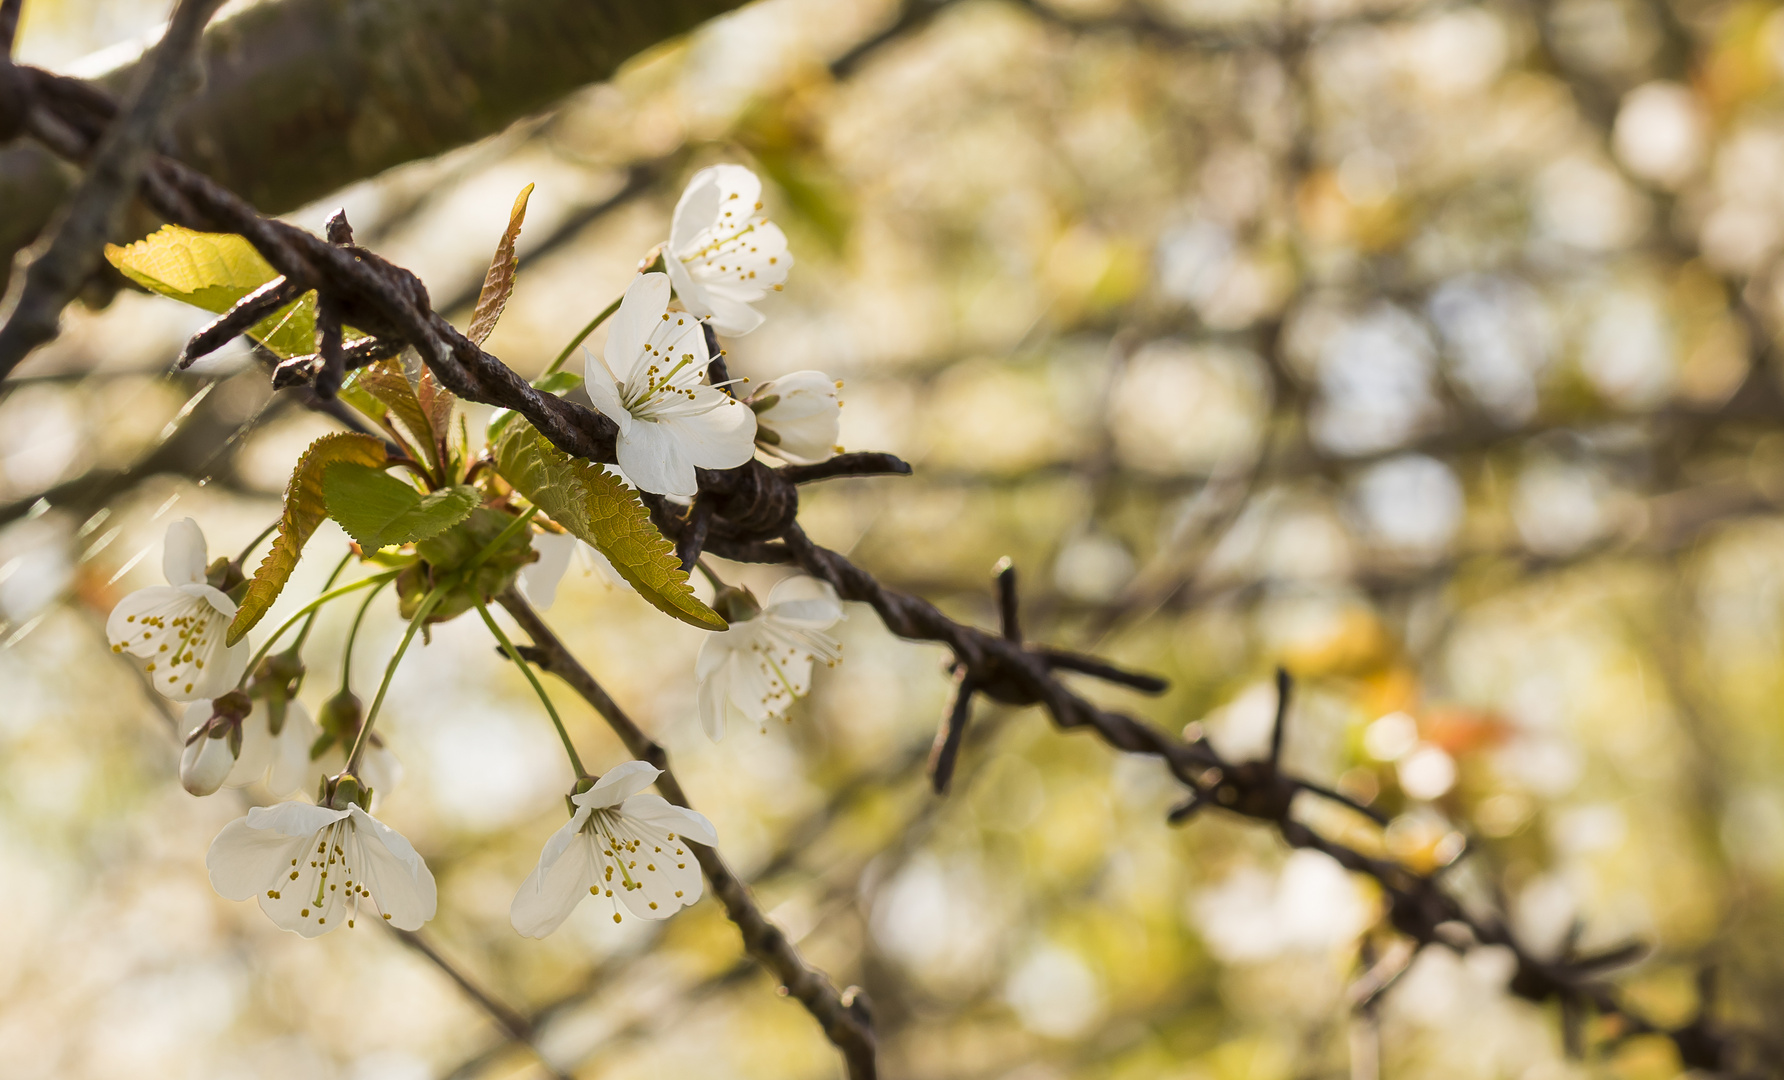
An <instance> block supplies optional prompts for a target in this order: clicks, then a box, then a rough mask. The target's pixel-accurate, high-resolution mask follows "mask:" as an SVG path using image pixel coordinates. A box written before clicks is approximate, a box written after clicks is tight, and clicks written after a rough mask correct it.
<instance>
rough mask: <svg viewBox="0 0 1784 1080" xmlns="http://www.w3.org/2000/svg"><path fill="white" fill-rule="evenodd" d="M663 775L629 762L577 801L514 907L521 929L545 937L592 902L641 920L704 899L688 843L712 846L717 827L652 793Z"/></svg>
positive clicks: (661, 916) (511, 911) (668, 913)
mask: <svg viewBox="0 0 1784 1080" xmlns="http://www.w3.org/2000/svg"><path fill="white" fill-rule="evenodd" d="M661 774H662V770H660V769H658V768H656V767H655V766H653V765H651V764H649V763H648V762H643V761H627V762H624V763H622V764H619V765H615V766H614V767H613V768H611V769H609V770H607V773H606V774H605V775H604V776H602V777H601V778H600V779H599V780H597V781H596V782H595V785H594V786H593V787H591V788H589V789H588V790H587V791H585V792H583V793H582V794H580V795H576V796H572V797H571V800H570V801H571V802H572V803H574V804H575V806H576V812H575V814H574V815H572V816H571V818H570V820H569V822H568V823H567V824H565V825H564V827H563V828H561V829H559V830H558V831H557V832H555V833H553V834H552V835H551V839H550V840H547V841H546V842H545V850H544V851H543V852H542V853H541V854H540V856H539V865H538V867H537V868H536V869H534V871H533V872H532V873H531V874H530V875H528V877H527V879H526V881H524V882H522V883H521V886H520V891H519V892H518V893H515V894H514V904H513V906H512V907H511V908H510V909H509V919H510V921H512V922H513V923H514V929H515V930H517V931H519V932H520V933H522V934H524V935H526V936H527V937H535V938H542V937H545V936H546V935H547V934H550V933H551V932H552V931H554V930H556V929H557V928H558V927H559V926H560V925H562V924H563V921H564V920H565V919H567V918H569V917H570V913H571V912H572V911H574V910H575V909H576V905H577V904H578V903H580V902H581V901H582V899H583V897H585V896H599V897H602V898H603V899H606V900H609V901H611V902H612V903H613V921H614V922H619V921H620V914H619V905H620V903H621V902H624V904H625V905H626V908H627V909H628V910H630V911H631V912H632V914H634V915H636V916H638V917H639V918H641V919H666V918H668V917H669V916H671V915H673V914H675V912H676V911H678V910H679V909H680V908H681V907H683V906H684V905H686V904H692V903H693V902H694V901H696V900H698V899H700V888H701V879H700V867H699V864H698V863H696V862H695V861H694V856H693V853H692V852H691V851H689V850H688V844H687V841H689V840H692V841H695V842H696V843H701V844H707V845H712V844H716V843H718V834H717V833H715V832H714V831H713V828H712V823H711V822H710V821H707V820H706V818H705V817H703V816H702V815H700V814H698V813H695V812H694V811H692V810H688V809H685V808H683V807H680V806H675V805H673V804H671V803H670V802H669V801H668V800H666V799H664V798H663V797H662V796H660V795H651V794H648V793H644V789H645V788H646V787H649V786H650V785H651V784H652V783H653V782H655V780H656V778H657V777H658V776H660V775H661Z"/></svg>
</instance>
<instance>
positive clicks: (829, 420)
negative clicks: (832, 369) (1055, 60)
mask: <svg viewBox="0 0 1784 1080" xmlns="http://www.w3.org/2000/svg"><path fill="white" fill-rule="evenodd" d="M841 389H842V383H840V382H832V381H831V379H830V376H828V375H826V374H824V373H823V372H821V371H795V372H793V373H792V374H791V375H783V376H781V377H780V378H778V379H770V380H768V381H767V382H765V383H763V384H762V385H761V386H760V387H758V388H757V390H756V392H755V393H754V394H751V395H750V397H749V400H747V401H746V402H745V403H744V404H746V405H748V406H749V407H750V410H751V411H752V412H754V413H755V414H756V445H757V446H758V447H760V448H761V449H762V450H763V451H764V452H765V453H769V454H773V455H774V456H775V457H778V458H782V459H784V460H787V461H791V462H794V463H796V464H800V465H810V464H813V463H815V462H819V461H826V460H828V459H829V458H830V456H831V455H832V454H837V453H841V452H842V447H840V446H838V445H836V436H837V432H838V430H839V428H840V427H841V423H842V399H841V398H840V397H839V396H838V395H837V391H839V390H841Z"/></svg>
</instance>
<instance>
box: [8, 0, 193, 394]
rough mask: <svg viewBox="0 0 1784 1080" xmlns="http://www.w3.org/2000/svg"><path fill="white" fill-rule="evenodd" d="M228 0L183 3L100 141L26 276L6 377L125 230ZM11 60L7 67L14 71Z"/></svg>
mask: <svg viewBox="0 0 1784 1080" xmlns="http://www.w3.org/2000/svg"><path fill="white" fill-rule="evenodd" d="M222 4H223V0H180V2H179V6H178V7H176V8H175V9H174V12H173V20H172V21H171V22H169V23H168V26H167V32H166V33H165V34H163V35H162V38H161V41H160V42H159V43H158V44H156V46H155V50H154V52H153V53H152V54H151V56H150V58H149V64H148V70H147V71H146V72H145V73H144V74H143V75H142V77H141V82H140V85H139V86H138V87H137V88H136V90H135V91H134V92H133V93H132V95H131V97H130V98H129V100H128V101H127V102H126V103H125V105H124V109H123V112H122V114H121V115H120V116H119V117H118V119H117V120H116V121H114V122H113V123H112V124H111V125H110V126H109V127H108V128H107V129H106V132H105V135H104V137H103V138H102V139H101V140H100V142H99V146H98V150H97V151H96V153H95V154H94V156H93V163H92V165H91V166H90V167H89V168H88V169H87V175H86V176H85V177H84V178H83V179H82V180H81V183H80V186H79V187H78V188H77V189H75V192H74V196H73V197H72V198H71V199H69V201H68V205H67V207H66V208H64V209H63V211H62V214H61V217H60V219H59V220H58V222H57V224H56V228H55V239H54V240H52V241H51V242H50V246H49V248H48V249H47V250H45V251H44V253H43V254H42V255H39V256H38V257H37V258H36V259H34V260H33V261H32V263H31V268H30V269H29V270H28V271H26V273H25V289H24V292H23V293H22V294H21V295H20V297H19V301H18V305H17V306H16V307H14V308H13V312H12V316H11V318H9V319H7V321H6V326H5V327H3V328H0V378H5V377H6V375H7V373H8V372H10V371H11V370H12V369H13V368H15V367H17V366H18V363H19V361H21V360H23V359H24V358H25V355H26V354H27V353H29V352H30V351H31V350H32V349H35V348H37V347H38V346H39V345H42V344H43V343H44V342H46V341H49V340H51V339H53V338H54V337H55V336H56V333H57V329H58V327H59V325H60V323H61V319H62V309H63V308H65V307H67V306H68V304H69V302H70V301H72V300H73V299H74V297H75V294H76V293H77V292H79V291H80V287H81V285H82V283H84V282H85V281H86V280H87V278H88V277H89V276H90V275H91V274H92V273H93V270H94V269H95V268H96V267H97V266H98V265H99V256H100V249H101V247H102V246H103V245H104V244H105V242H106V240H107V239H109V238H110V237H111V236H112V235H113V234H115V233H116V232H117V231H118V230H119V229H120V228H121V227H122V225H123V221H124V208H125V206H126V205H127V204H128V202H129V200H130V199H131V197H132V196H133V195H134V194H135V192H136V186H137V181H138V179H139V178H140V177H141V174H142V171H143V166H144V163H145V161H146V160H147V158H148V155H149V151H150V150H151V149H153V147H154V144H155V143H156V142H157V141H158V140H159V138H160V133H161V127H162V121H163V116H164V114H165V113H166V112H167V111H168V109H169V107H171V106H172V105H173V102H174V99H175V98H176V97H177V96H179V93H180V91H181V88H182V84H183V83H186V82H187V81H188V79H189V72H190V70H191V68H192V59H193V54H194V53H195V52H196V50H197V48H198V39H199V34H200V33H201V32H202V31H203V30H204V24H205V23H206V22H209V21H210V17H211V15H212V14H214V13H215V12H216V10H217V9H218V8H219V7H221V6H222ZM11 66H12V65H11V62H10V61H8V62H7V67H8V68H10V67H11Z"/></svg>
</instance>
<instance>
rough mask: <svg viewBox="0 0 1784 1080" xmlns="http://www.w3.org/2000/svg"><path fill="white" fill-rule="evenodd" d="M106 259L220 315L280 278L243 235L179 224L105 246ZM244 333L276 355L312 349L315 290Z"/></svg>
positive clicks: (154, 287) (149, 285)
mask: <svg viewBox="0 0 1784 1080" xmlns="http://www.w3.org/2000/svg"><path fill="white" fill-rule="evenodd" d="M105 257H106V259H108V260H110V262H111V264H112V265H113V266H115V267H117V268H118V270H119V271H120V272H122V273H123V275H124V276H125V277H127V278H129V279H130V280H131V281H134V282H136V283H137V284H138V285H141V286H142V287H143V288H145V289H148V290H150V291H152V292H158V293H160V294H161V295H162V296H171V297H173V298H174V299H175V300H180V301H184V302H185V303H188V304H191V305H192V306H193V307H198V308H203V309H204V310H206V311H210V312H214V313H216V314H219V315H220V314H222V313H223V312H225V311H228V310H229V309H230V308H231V307H233V306H234V305H235V302H236V301H237V300H240V299H241V298H242V297H244V296H246V295H248V294H249V293H251V292H253V291H254V290H255V289H258V288H260V287H261V286H262V285H265V284H266V283H267V282H269V281H271V280H272V279H273V278H275V277H278V276H279V274H278V271H276V270H274V269H273V268H272V266H271V265H270V264H269V263H268V262H267V261H266V260H265V259H263V258H261V257H260V252H258V251H255V250H254V245H252V244H250V243H248V241H247V240H245V239H243V238H242V237H240V236H237V235H235V234H234V233H206V232H195V231H194V230H192V229H185V228H181V227H180V226H178V225H163V226H162V227H161V228H160V230H158V231H156V232H153V233H151V234H149V235H148V236H147V237H144V238H143V239H141V240H138V241H137V242H136V243H134V244H130V245H127V246H125V247H118V246H117V245H116V244H107V245H106V246H105ZM248 336H250V337H252V338H254V339H255V340H256V341H259V342H260V343H262V344H263V345H265V346H266V347H267V348H269V349H271V350H272V351H273V352H275V353H278V354H279V355H280V356H281V357H290V356H303V355H305V354H308V353H312V352H315V351H316V294H315V293H313V292H311V293H305V294H304V295H303V297H302V298H301V299H298V300H295V301H293V302H292V303H290V304H287V305H286V306H285V307H283V308H280V309H279V310H278V311H275V312H274V313H272V314H271V315H268V316H267V317H266V318H264V319H262V320H261V321H260V322H258V323H256V324H255V325H254V327H253V328H252V329H250V330H249V331H248Z"/></svg>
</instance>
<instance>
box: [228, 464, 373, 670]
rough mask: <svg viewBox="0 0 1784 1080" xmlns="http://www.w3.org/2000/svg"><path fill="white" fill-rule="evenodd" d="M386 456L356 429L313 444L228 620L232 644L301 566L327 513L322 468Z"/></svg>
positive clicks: (294, 472) (294, 474) (293, 477)
mask: <svg viewBox="0 0 1784 1080" xmlns="http://www.w3.org/2000/svg"><path fill="white" fill-rule="evenodd" d="M387 460H388V459H387V458H386V456H385V453H384V441H383V440H382V439H374V438H372V437H371V436H370V435H360V434H358V433H357V432H352V431H339V432H336V433H334V434H333V435H324V436H322V437H321V438H320V439H317V440H316V441H315V442H313V443H311V444H310V448H309V449H308V450H305V451H304V456H303V457H301V458H299V459H298V462H297V468H296V469H293V470H292V472H291V482H290V483H289V484H287V485H286V487H285V515H284V517H282V518H280V519H279V535H278V536H277V537H275V538H274V539H273V547H272V550H271V551H269V552H267V553H266V558H265V559H262V560H261V562H260V568H259V569H257V570H255V571H254V578H253V580H252V581H250V582H248V592H247V595H246V596H244V597H242V602H241V606H240V607H239V608H237V610H236V613H235V619H234V621H232V622H231V623H230V624H229V637H228V640H229V644H231V645H233V644H235V643H236V642H238V641H240V640H241V639H242V638H243V636H245V635H246V634H247V632H248V631H249V630H252V629H254V624H255V623H257V622H259V621H260V620H261V618H262V616H264V615H265V614H266V611H267V609H268V608H270V607H272V606H273V601H274V600H277V599H278V598H279V593H280V592H282V591H284V588H285V582H287V581H289V580H290V579H291V571H293V570H295V569H297V560H298V558H299V556H301V555H302V554H303V550H304V545H305V544H306V543H308V542H309V539H310V537H311V535H312V534H314V533H315V531H316V527H317V526H319V525H321V524H322V519H323V518H325V517H326V516H327V515H328V504H327V500H326V499H325V498H324V496H323V493H322V473H323V471H324V470H325V469H327V468H328V467H329V466H330V465H333V464H336V463H337V462H342V461H350V462H354V463H355V464H359V465H366V466H369V467H371V468H383V467H384V464H385V462H386V461H387Z"/></svg>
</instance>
